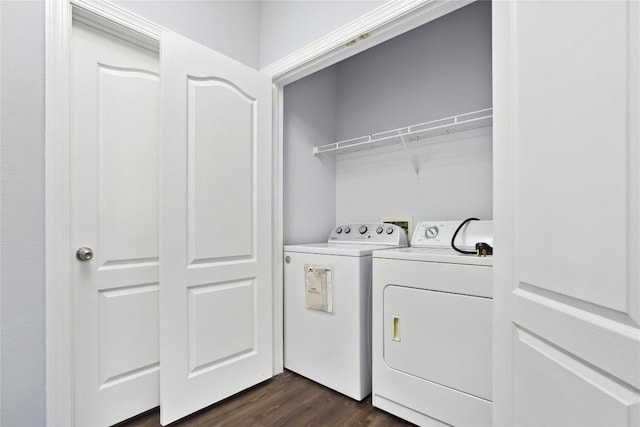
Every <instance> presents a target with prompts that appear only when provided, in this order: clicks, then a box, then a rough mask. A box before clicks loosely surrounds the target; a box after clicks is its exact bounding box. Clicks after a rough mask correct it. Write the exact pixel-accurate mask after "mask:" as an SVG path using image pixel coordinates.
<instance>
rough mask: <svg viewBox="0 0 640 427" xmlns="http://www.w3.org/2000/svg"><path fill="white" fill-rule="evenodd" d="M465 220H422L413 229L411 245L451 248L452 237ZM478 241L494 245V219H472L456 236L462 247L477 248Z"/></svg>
mask: <svg viewBox="0 0 640 427" xmlns="http://www.w3.org/2000/svg"><path fill="white" fill-rule="evenodd" d="M462 221H463V220H452V221H420V222H419V223H418V225H416V228H415V230H414V231H413V238H412V239H411V246H414V247H416V248H435V249H437V248H441V249H447V248H451V238H452V237H453V233H455V231H456V229H457V228H458V226H459V225H460V224H461V223H462ZM478 242H485V243H488V244H490V245H491V246H493V221H492V220H487V221H470V222H469V223H467V224H465V226H464V227H463V228H462V229H461V230H460V232H459V233H458V235H457V236H456V246H457V247H458V248H460V249H465V250H475V245H476V243H478Z"/></svg>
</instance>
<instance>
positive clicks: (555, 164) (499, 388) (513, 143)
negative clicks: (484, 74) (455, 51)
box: [493, 1, 640, 426]
mask: <svg viewBox="0 0 640 427" xmlns="http://www.w3.org/2000/svg"><path fill="white" fill-rule="evenodd" d="M639 24H640V3H638V2H636V1H592V2H569V1H566V2H565V1H559V2H547V1H531V2H494V16H493V25H494V34H493V36H494V49H493V54H494V68H493V69H494V102H495V105H494V114H495V118H494V123H495V125H494V126H495V129H494V130H495V134H494V137H495V138H494V154H495V159H494V167H495V178H494V182H495V190H494V197H495V207H494V213H495V216H494V224H495V244H496V257H495V292H494V304H495V307H496V311H495V318H494V320H495V324H494V336H495V341H494V343H495V348H494V357H495V359H494V405H495V406H494V408H495V414H494V420H495V422H496V424H498V425H536V426H542V425H562V426H579V425H602V426H605V425H606V426H638V425H640V329H639V324H640V250H639V245H640V215H639V212H640V209H639V207H640V205H639V203H640V175H639V172H638V169H639V166H640V137H639V127H638V126H639V124H638V122H639V120H640V109H639V108H638V106H639V102H640V68H639V66H638V64H639V60H640V32H639V30H640V26H639Z"/></svg>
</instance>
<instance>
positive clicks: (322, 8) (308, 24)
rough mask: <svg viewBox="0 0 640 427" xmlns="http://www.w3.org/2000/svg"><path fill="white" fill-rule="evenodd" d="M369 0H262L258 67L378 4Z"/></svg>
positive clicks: (294, 49)
mask: <svg viewBox="0 0 640 427" xmlns="http://www.w3.org/2000/svg"><path fill="white" fill-rule="evenodd" d="M384 3H386V1H371V0H356V1H353V0H330V1H308V0H263V1H262V18H261V25H262V28H261V29H260V68H262V67H265V66H267V65H269V64H272V63H273V62H275V61H277V60H278V59H281V58H284V57H285V56H287V55H289V54H290V53H293V52H295V51H296V50H298V49H300V48H302V47H304V46H306V45H308V44H309V43H311V42H313V41H315V40H317V39H319V38H321V37H322V36H324V35H326V34H329V33H331V32H333V31H334V30H337V29H338V28H340V27H342V26H343V25H345V24H348V23H349V22H351V21H353V20H355V19H357V18H359V17H360V16H362V15H364V14H366V13H367V12H370V11H371V10H373V9H375V8H376V7H379V6H381V5H382V4H384Z"/></svg>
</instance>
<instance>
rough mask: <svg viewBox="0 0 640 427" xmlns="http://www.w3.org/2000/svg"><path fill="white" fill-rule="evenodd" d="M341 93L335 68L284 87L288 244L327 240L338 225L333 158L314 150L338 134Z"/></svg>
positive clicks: (285, 240)
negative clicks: (337, 105)
mask: <svg viewBox="0 0 640 427" xmlns="http://www.w3.org/2000/svg"><path fill="white" fill-rule="evenodd" d="M337 96H338V93H337V75H336V68H335V67H330V68H327V69H325V70H322V71H320V72H318V73H315V74H313V75H311V76H309V77H307V78H305V79H302V80H299V81H297V82H295V83H292V84H290V85H288V86H285V90H284V160H283V161H284V171H283V173H284V180H283V185H284V188H283V192H284V195H283V198H284V212H283V220H284V243H285V244H288V245H291V244H299V243H313V242H323V241H326V240H327V237H328V236H329V233H330V232H331V230H332V229H333V227H334V226H335V211H336V204H335V200H336V168H335V157H334V156H332V155H324V156H313V155H312V154H311V153H312V148H313V146H314V145H323V144H328V143H330V142H332V141H333V140H334V138H335V136H336V109H335V106H336V102H337Z"/></svg>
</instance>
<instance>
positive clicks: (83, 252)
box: [76, 246, 93, 261]
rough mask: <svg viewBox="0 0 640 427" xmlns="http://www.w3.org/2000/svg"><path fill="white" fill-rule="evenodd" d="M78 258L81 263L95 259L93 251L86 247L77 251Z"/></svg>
mask: <svg viewBox="0 0 640 427" xmlns="http://www.w3.org/2000/svg"><path fill="white" fill-rule="evenodd" d="M76 258H78V259H79V260H80V261H89V260H90V259H91V258H93V249H91V248H87V247H86V246H83V247H81V248H80V249H78V250H77V251H76Z"/></svg>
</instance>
